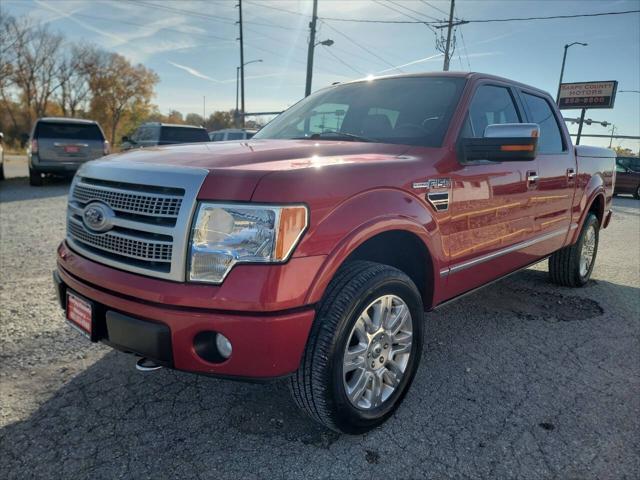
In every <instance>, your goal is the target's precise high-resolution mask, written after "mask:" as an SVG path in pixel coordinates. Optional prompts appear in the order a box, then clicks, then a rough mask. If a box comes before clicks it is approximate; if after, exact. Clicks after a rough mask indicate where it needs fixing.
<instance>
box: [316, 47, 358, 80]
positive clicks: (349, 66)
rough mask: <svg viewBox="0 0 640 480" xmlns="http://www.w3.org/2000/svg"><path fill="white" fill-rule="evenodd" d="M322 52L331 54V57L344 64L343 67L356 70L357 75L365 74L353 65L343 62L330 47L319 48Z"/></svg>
mask: <svg viewBox="0 0 640 480" xmlns="http://www.w3.org/2000/svg"><path fill="white" fill-rule="evenodd" d="M320 51H321V52H323V53H328V54H329V55H331V56H332V57H333V59H334V60H336V61H338V62H340V63H341V64H342V65H344V66H345V67H347V68H348V69H350V70H351V71H353V72H356V73H357V74H358V75H362V76H364V75H365V74H364V73H362V72H361V71H360V70H358V69H357V68H355V67H354V66H353V65H351V64H349V63H347V62H345V61H344V60H342V59H341V58H340V57H338V56H337V55H336V54H335V53H334V52H332V51H331V48H330V47H327V48H323V49H322V50H320Z"/></svg>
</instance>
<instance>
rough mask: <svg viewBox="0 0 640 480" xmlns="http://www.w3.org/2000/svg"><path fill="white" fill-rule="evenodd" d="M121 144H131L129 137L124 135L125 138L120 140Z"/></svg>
mask: <svg viewBox="0 0 640 480" xmlns="http://www.w3.org/2000/svg"><path fill="white" fill-rule="evenodd" d="M120 142H121V143H128V142H129V137H127V136H126V135H123V137H122V138H121V139H120Z"/></svg>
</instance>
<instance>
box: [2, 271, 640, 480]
mask: <svg viewBox="0 0 640 480" xmlns="http://www.w3.org/2000/svg"><path fill="white" fill-rule="evenodd" d="M546 277H547V276H546V273H544V272H540V271H535V270H527V271H524V272H521V273H519V274H517V275H514V276H512V277H510V278H509V279H506V280H504V281H501V282H499V283H497V284H495V285H493V286H491V287H488V288H486V289H484V290H483V291H482V292H479V293H477V294H474V295H471V296H469V297H467V298H465V299H463V300H461V301H460V302H458V303H455V304H452V305H451V306H449V307H446V308H443V309H442V310H441V311H437V312H433V313H429V314H428V315H427V320H428V328H427V338H426V343H425V353H424V356H423V359H422V365H421V369H420V371H419V372H418V375H417V377H416V380H415V383H414V385H413V388H412V390H411V391H410V393H409V395H408V396H407V398H406V400H405V403H404V404H403V406H402V407H401V408H400V409H399V410H398V412H397V413H396V414H395V415H394V418H392V419H391V420H390V421H389V422H387V423H386V424H385V425H384V426H383V427H381V428H379V429H377V430H375V431H373V432H371V433H369V434H367V435H362V436H341V435H338V434H336V433H334V432H331V431H328V430H326V429H324V428H322V427H320V426H318V425H316V424H315V423H313V422H312V421H311V420H309V419H307V418H306V417H304V416H303V415H301V414H300V413H299V412H298V410H297V409H296V407H295V405H294V403H293V401H292V400H291V399H290V397H289V392H288V389H287V386H286V383H285V382H283V381H280V382H276V383H269V384H249V383H240V382H231V381H224V380H218V379H214V378H209V377H203V376H197V375H191V374H187V373H181V372H175V371H170V370H160V371H157V372H153V373H140V372H137V371H136V370H135V369H134V358H133V357H131V356H128V355H125V354H122V353H119V352H113V351H109V352H108V353H106V354H105V355H104V356H103V357H102V358H101V359H100V360H98V361H97V362H96V363H94V364H93V365H91V366H90V367H89V368H86V369H85V370H83V371H81V372H80V373H79V374H78V375H76V376H75V377H73V378H72V379H71V380H70V381H69V382H68V383H66V384H65V385H64V386H63V387H62V388H60V389H58V390H56V391H54V392H52V394H51V396H50V398H49V399H48V400H46V401H45V402H44V403H43V404H42V405H41V406H40V407H39V408H38V409H37V410H36V411H35V412H34V413H33V414H31V415H30V416H29V417H28V418H27V419H25V420H23V421H19V422H16V423H13V424H10V425H7V426H6V427H4V428H3V429H2V430H0V444H1V445H2V446H1V447H0V452H1V455H2V458H3V461H2V466H0V477H2V478H5V479H10V478H31V477H49V478H86V477H91V478H116V477H117V478H122V477H124V478H161V477H162V478H164V477H175V476H181V477H183V478H186V477H215V476H220V477H223V478H240V477H242V478H254V477H256V478H264V477H274V476H277V477H308V478H309V477H330V476H334V477H335V476H337V477H344V476H347V475H360V474H365V475H368V476H371V475H373V476H379V475H382V474H385V475H386V474H389V475H393V474H394V472H395V473H396V474H399V473H398V471H397V470H394V469H397V468H398V464H397V463H396V462H397V461H400V462H401V463H402V464H403V465H405V466H406V470H403V473H402V474H400V476H407V477H413V478H415V477H417V476H423V475H427V476H436V477H438V476H450V475H453V476H456V473H458V474H459V473H460V472H461V471H463V470H464V469H467V470H466V471H467V474H469V473H472V474H470V475H468V476H480V477H485V478H486V477H491V476H494V475H495V477H501V476H503V475H501V470H500V465H502V464H504V465H505V468H508V469H515V470H505V471H502V473H504V474H505V475H507V474H508V472H511V474H512V475H515V476H525V477H526V476H527V475H526V472H522V471H519V470H518V468H521V467H522V468H524V467H523V465H520V464H516V465H514V464H512V463H510V462H512V461H513V455H514V452H513V448H514V447H513V443H514V442H515V440H514V439H518V438H521V437H523V436H525V437H526V436H529V437H531V438H532V439H533V440H532V441H533V443H534V446H533V447H530V451H529V450H527V455H531V456H532V457H531V459H530V460H531V462H534V463H535V464H536V465H538V466H539V467H540V468H542V469H543V470H542V472H544V471H547V472H550V471H553V470H554V469H555V470H556V471H561V472H565V473H567V472H569V473H571V472H572V471H571V470H570V468H575V458H577V457H579V456H580V455H588V454H589V452H591V451H592V450H594V452H595V454H598V455H600V454H601V452H598V449H599V446H598V445H599V444H595V445H593V444H591V443H589V442H588V441H587V440H585V441H584V442H582V439H581V438H580V435H579V434H576V428H577V427H576V425H577V424H578V423H579V422H582V424H583V427H584V422H587V423H588V422H597V421H599V420H598V418H599V417H598V416H599V415H604V417H607V415H610V414H607V413H606V412H604V413H603V412H601V411H600V408H602V409H603V410H604V409H607V408H617V409H619V408H627V409H628V410H629V412H627V413H629V415H631V416H632V414H631V411H632V410H633V408H636V407H634V406H633V403H636V404H637V402H632V404H630V405H629V406H628V407H620V399H619V398H618V399H616V398H615V393H612V392H611V391H610V389H611V382H612V381H617V380H618V376H620V377H621V378H623V379H624V381H625V382H628V380H627V379H628V378H629V377H627V375H629V372H628V370H624V369H623V370H621V371H620V372H617V370H616V364H615V360H613V359H614V358H615V357H617V356H618V355H619V354H621V352H622V351H623V349H624V348H631V347H632V346H631V347H630V346H629V345H626V344H625V342H624V340H623V339H621V340H620V341H616V342H617V343H616V346H615V347H613V348H614V350H613V351H612V350H611V348H612V345H604V343H603V342H604V341H605V340H604V339H607V338H610V336H611V335H614V334H615V332H616V330H621V329H620V325H619V324H618V325H613V323H614V322H613V319H615V318H618V319H619V318H620V317H623V316H625V315H626V316H628V314H627V313H624V312H623V313H620V312H618V313H616V312H613V314H612V315H610V316H609V317H608V320H607V321H604V320H603V318H604V315H605V313H606V311H607V309H609V308H610V305H609V304H604V305H603V304H600V303H597V302H596V301H595V300H592V299H593V298H596V297H597V298H602V295H607V294H609V295H613V297H625V298H640V289H638V288H633V287H627V286H622V285H616V284H612V283H609V282H604V281H597V282H594V283H593V284H592V285H590V286H589V287H587V289H586V290H584V291H582V293H581V294H580V295H576V294H575V291H573V290H569V289H558V287H553V286H549V285H548V282H547V280H546ZM549 294H553V295H555V296H554V297H549ZM507 297H509V298H512V300H511V301H510V302H506V303H505V298H507ZM587 300H589V301H590V302H592V303H590V302H589V301H587ZM611 302H613V303H612V305H613V304H615V298H613V299H612V300H611ZM636 303H637V302H636ZM585 305H586V306H585ZM628 321H629V322H631V320H628ZM633 321H635V320H633ZM594 322H595V323H597V329H596V328H594V329H593V330H591V331H590V330H589V329H588V328H586V326H587V325H589V324H590V323H594ZM595 331H598V332H599V336H598V337H595V336H594V335H593V333H594V332H595ZM623 333H624V332H623ZM618 335H620V332H618ZM60 341H64V339H61V340H60ZM630 341H633V339H630ZM34 342H37V340H34ZM603 346H604V347H606V348H603ZM30 348H38V347H37V345H35V346H33V347H30ZM606 349H609V353H608V354H607V356H606V358H605V357H603V356H602V354H600V353H598V352H601V351H604V350H606ZM593 355H596V358H595V359H594V358H593ZM590 362H591V363H594V365H593V366H592V365H591V364H590ZM603 362H605V363H606V362H614V363H613V364H611V365H609V364H606V365H604V366H605V367H606V368H605V369H604V370H602V363H603ZM595 363H598V365H595ZM618 367H619V365H618ZM585 376H586V377H587V378H588V379H589V380H588V381H589V383H590V388H592V390H590V395H591V396H595V400H596V404H595V406H594V403H592V402H591V401H589V402H587V403H584V402H585V400H584V399H582V397H580V393H581V392H583V390H584V388H583V382H585ZM603 376H604V377H606V378H602V377H603ZM600 384H602V386H603V387H602V388H603V389H602V392H601V391H600V390H599V389H598V388H599V387H600ZM630 388H633V385H631V387H630ZM605 390H606V395H608V396H609V398H611V396H612V395H613V397H614V400H613V401H612V400H610V401H609V402H604V401H603V403H602V406H601V407H600V406H599V404H598V403H597V401H598V395H600V393H603V394H604V392H605ZM612 405H615V407H611V406H612ZM558 406H562V409H561V413H559V410H558ZM585 408H588V409H591V411H589V412H588V415H586V416H585V415H584V412H582V414H581V415H582V416H581V417H580V418H579V419H578V418H577V415H578V414H577V413H576V412H579V411H581V409H582V410H584V409H585ZM573 409H575V411H574V410H573ZM618 413H620V412H618ZM623 415H625V413H623ZM574 417H575V418H574ZM626 418H630V417H626ZM604 420H606V421H608V422H610V424H609V426H608V428H609V429H611V430H612V432H613V434H615V429H616V428H618V424H617V423H615V422H613V421H611V420H610V419H609V418H604ZM562 422H564V423H565V425H564V427H565V429H566V431H567V432H568V433H567V435H570V438H564V437H562V435H563V433H562V431H560V432H556V434H555V437H551V436H550V433H549V431H550V430H553V429H554V428H555V427H554V426H553V425H554V423H562ZM568 422H576V425H567V423H568ZM620 428H622V427H620ZM578 431H579V430H578ZM631 433H633V432H631ZM602 435H606V434H605V433H603V434H602ZM538 441H539V442H541V445H542V446H541V445H540V444H538V445H537V446H536V445H535V443H536V442H538ZM602 442H605V443H604V444H606V438H604V437H603V439H602ZM616 445H617V446H613V444H611V446H610V447H609V448H610V450H611V451H610V453H611V454H612V455H614V454H615V455H622V454H624V455H631V452H630V451H628V450H631V449H632V445H628V446H627V447H625V444H624V442H622V443H621V442H617V443H616ZM527 448H529V447H527ZM616 448H617V449H618V450H616ZM585 452H586V453H585ZM464 455H466V460H465V461H464V462H465V464H464V465H460V464H459V462H460V460H459V458H464V457H463V456H464ZM394 458H395V460H394V461H393V462H392V461H391V459H394ZM614 458H624V457H622V456H620V457H614ZM531 462H530V463H531ZM545 464H546V467H545ZM549 464H551V466H549ZM470 466H473V467H470ZM319 468H321V470H319ZM469 468H472V469H473V471H472V472H470V471H469V470H468V469H469ZM545 468H546V470H544V469H545ZM590 468H595V467H594V466H593V465H592V466H591V467H590ZM416 469H417V470H416ZM567 469H569V470H567ZM596 470H597V469H596ZM474 472H475V473H474ZM591 474H593V470H592V471H591ZM465 476H466V475H465ZM542 476H545V475H544V474H542ZM561 476H562V475H561ZM567 476H571V475H567ZM577 477H580V475H578V476H577ZM577 477H576V478H577Z"/></svg>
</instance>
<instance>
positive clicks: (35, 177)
mask: <svg viewBox="0 0 640 480" xmlns="http://www.w3.org/2000/svg"><path fill="white" fill-rule="evenodd" d="M42 184H43V180H42V174H41V173H40V172H36V171H35V170H33V169H32V168H29V185H31V186H32V187H41V186H42Z"/></svg>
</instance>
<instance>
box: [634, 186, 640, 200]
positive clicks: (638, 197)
mask: <svg viewBox="0 0 640 480" xmlns="http://www.w3.org/2000/svg"><path fill="white" fill-rule="evenodd" d="M633 196H634V197H635V199H636V200H640V185H638V186H637V187H636V193H634V194H633Z"/></svg>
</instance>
